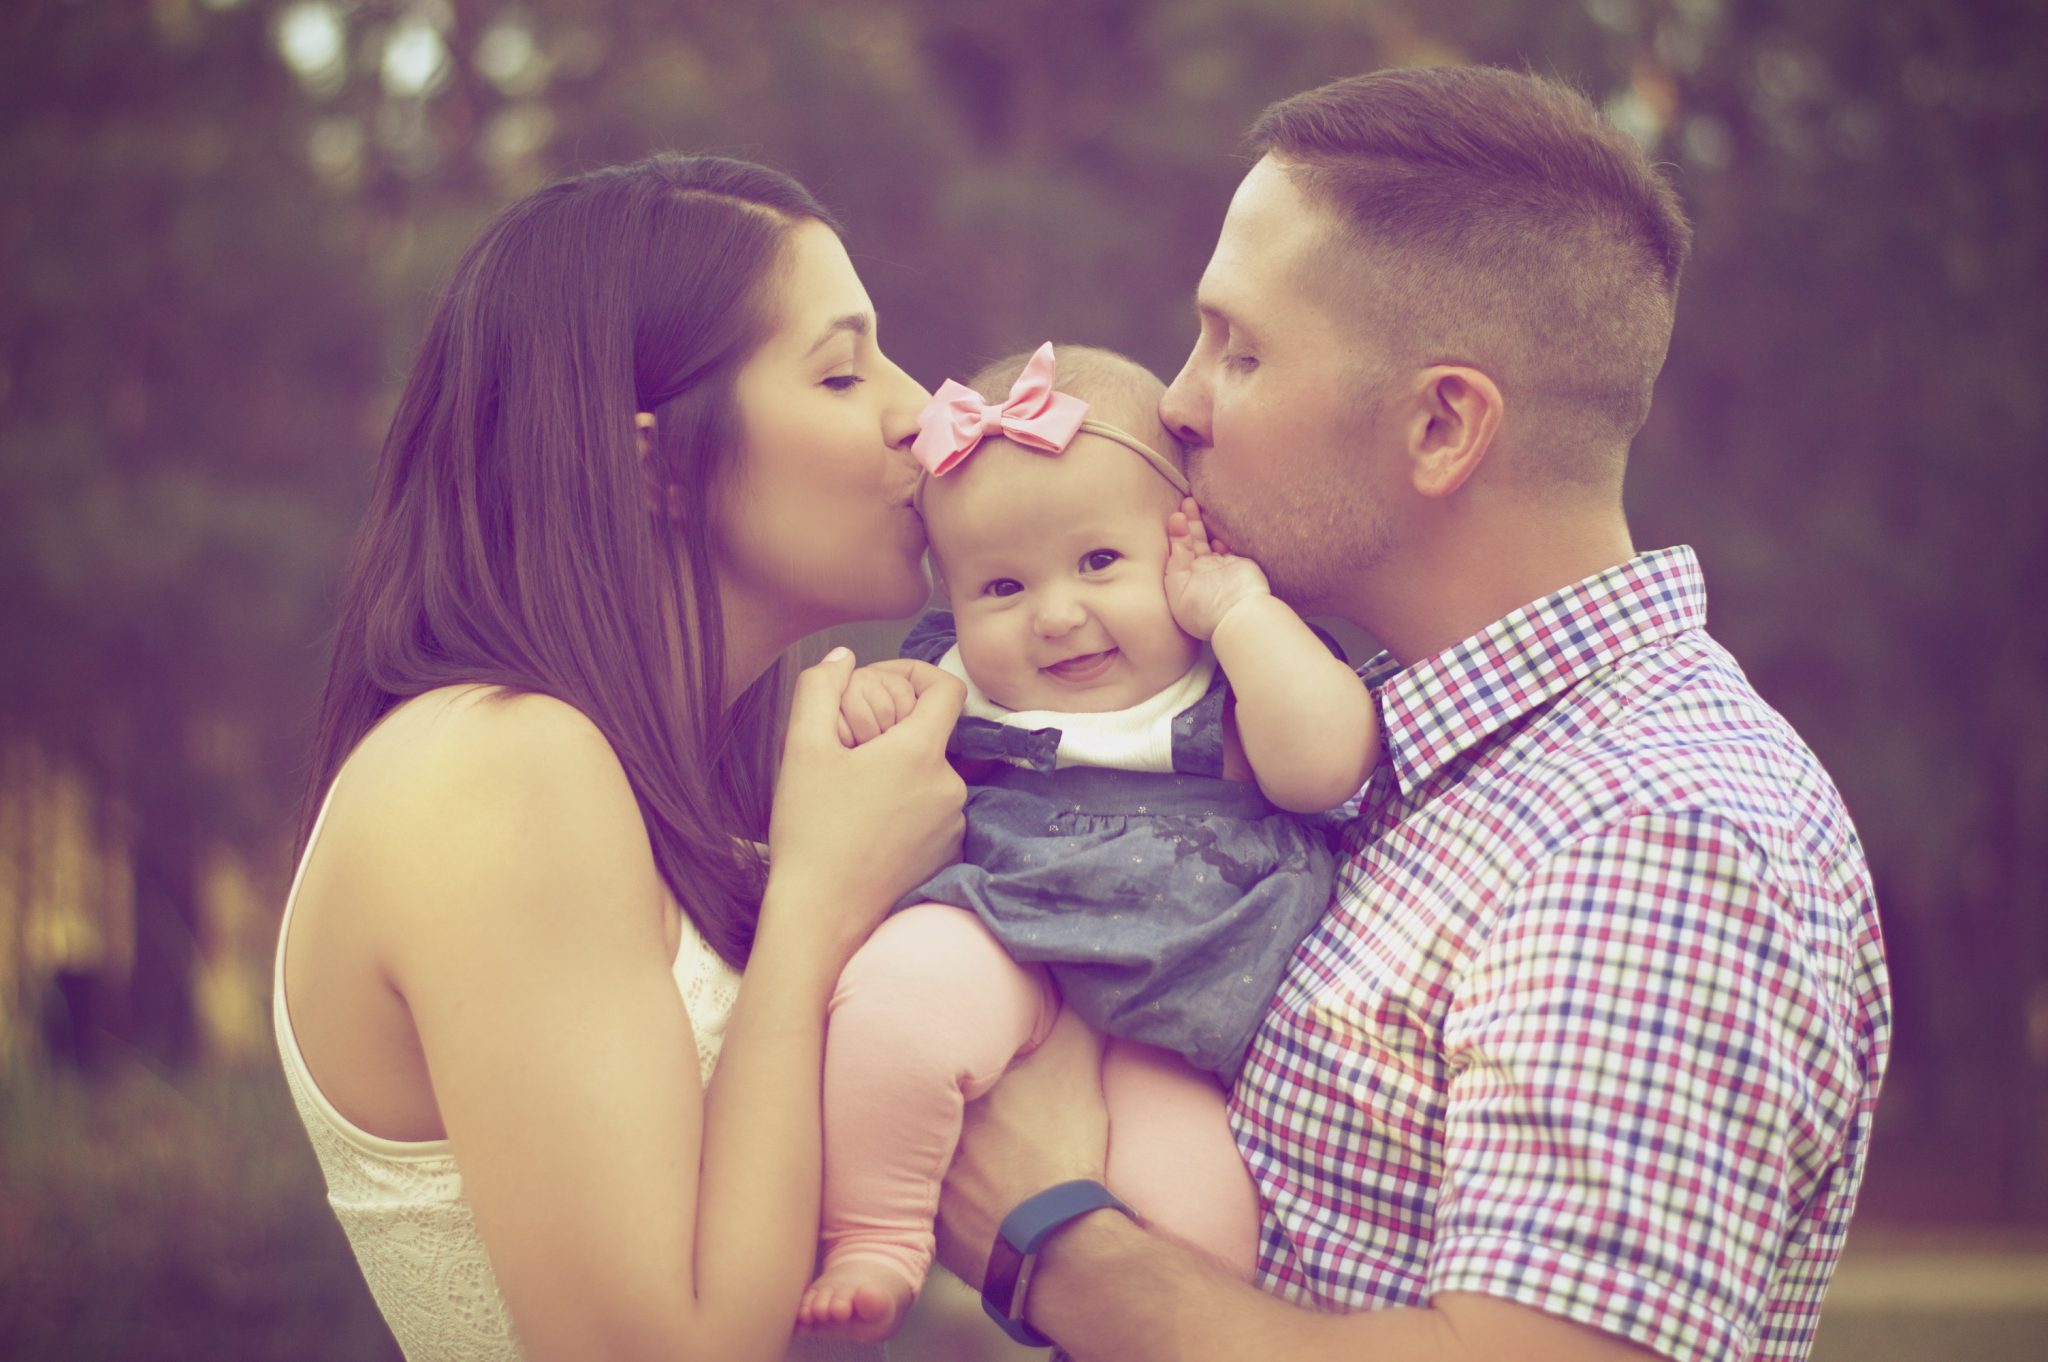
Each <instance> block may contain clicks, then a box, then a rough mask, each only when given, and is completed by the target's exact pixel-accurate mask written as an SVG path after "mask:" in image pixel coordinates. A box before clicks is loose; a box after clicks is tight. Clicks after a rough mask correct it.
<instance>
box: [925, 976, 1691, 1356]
mask: <svg viewBox="0 0 2048 1362" xmlns="http://www.w3.org/2000/svg"><path fill="white" fill-rule="evenodd" d="M1100 1079H1101V1050H1100V1043H1099V1041H1096V1040H1095V1039H1093V1038H1092V1037H1091V1035H1090V1033H1089V1032H1088V1030H1087V1028H1086V1027H1085V1026H1082V1025H1080V1024H1078V1023H1072V1022H1071V1021H1070V1019H1069V1018H1066V1017H1063V1018H1062V1020H1061V1023H1060V1024H1059V1025H1058V1026H1056V1027H1055V1028H1054V1030H1053V1034H1052V1035H1051V1036H1050V1037H1049V1038H1048V1039H1047V1040H1046V1043H1045V1044H1044V1045H1043V1046H1041V1047H1040V1048H1039V1049H1038V1051H1037V1052H1036V1053H1034V1054H1033V1055H1032V1056H1031V1057H1030V1058H1028V1059H1026V1060H1024V1061H1022V1062H1021V1063H1019V1064H1018V1065H1016V1066H1015V1067H1013V1068H1012V1069H1011V1070H1010V1072H1009V1074H1008V1075H1007V1076H1006V1077H1005V1078H1004V1079H1003V1081H1002V1082H1001V1083H1000V1084H998V1085H997V1086H996V1089H995V1091H994V1092H993V1093H991V1094H990V1095H989V1096H988V1097H986V1098H984V1099H982V1100H981V1101H980V1102H977V1103H974V1104H973V1105H972V1106H970V1107H969V1108H968V1111H967V1126H966V1131H965V1134H964V1136H963V1138H962V1140H961V1145H960V1154H959V1157H958V1158H957V1159H956V1160H955V1162H954V1164H953V1169H952V1171H951V1172H950V1173H949V1174H947V1177H946V1187H945V1197H944V1200H943V1201H942V1203H941V1215H942V1219H941V1223H940V1231H941V1233H940V1252H941V1256H942V1258H943V1259H944V1260H945V1262H946V1264H947V1266H949V1267H950V1268H952V1269H953V1270H954V1271H955V1272H957V1273H958V1274H959V1275H960V1276H961V1277H963V1278H965V1279H966V1280H967V1281H968V1282H970V1283H975V1282H979V1281H980V1280H981V1276H982V1268H983V1265H984V1264H985V1263H986V1262H987V1260H988V1250H989V1245H990V1244H991V1243H993V1242H994V1239H995V1227H996V1226H997V1225H998V1224H999V1223H1000V1222H1001V1220H1002V1217H1003V1216H1004V1215H1006V1214H1007V1213H1008V1212H1009V1210H1010V1208H1011V1207H1012V1206H1014V1205H1016V1204H1017V1203H1018V1202H1020V1201H1022V1200H1024V1198H1026V1197H1028V1196H1030V1195H1032V1194H1033V1193H1036V1192H1039V1191H1042V1190H1043V1189H1044V1188H1046V1187H1050V1186H1052V1185H1053V1184H1055V1183H1059V1182H1064V1181H1067V1180H1068V1179H1071V1178H1095V1179H1098V1180H1099V1179H1100V1178H1101V1177H1102V1169H1103V1150H1104V1147H1105V1136H1106V1132H1107V1129H1108V1121H1107V1117H1106V1116H1105V1115H1104V1113H1103V1108H1102V1091H1101V1081H1100ZM1025 1317H1026V1319H1028V1320H1029V1321H1030V1323H1031V1324H1032V1325H1033V1327H1035V1328H1037V1329H1038V1330H1039V1331H1041V1332H1042V1333H1045V1334H1047V1335H1048V1336H1050V1337H1051V1338H1053V1339H1055V1340H1057V1341H1058V1342H1059V1343H1060V1344H1061V1345H1062V1346H1063V1347H1065V1348H1066V1349H1067V1350H1068V1351H1069V1352H1071V1353H1072V1354H1074V1356H1075V1357H1076V1358H1078V1359H1081V1362H1089V1359H1102V1360H1103V1362H1109V1360H1111V1359H1114V1360H1115V1362H1153V1360H1154V1359H1156V1360H1157V1362H1234V1360H1236V1359H1246V1360H1247V1362H1249V1360H1251V1359H1256V1360H1257V1362H1266V1360H1267V1359H1270V1358H1273V1357H1284V1358H1289V1359H1295V1358H1299V1359H1302V1362H1318V1360H1319V1359H1325V1358H1327V1359H1332V1360H1333V1362H1334V1360H1335V1359H1345V1362H1351V1360H1352V1359H1358V1358H1368V1357H1369V1358H1372V1359H1375V1362H1380V1360H1381V1359H1384V1362H1478V1360H1479V1359H1489V1360H1491V1359H1517V1360H1518V1362H1608V1360H1609V1359H1614V1360H1615V1362H1621V1360H1622V1359H1636V1360H1638V1362H1639V1359H1641V1358H1643V1357H1646V1356H1649V1355H1650V1354H1647V1353H1644V1352H1643V1351H1642V1350H1640V1349H1638V1348H1635V1347H1633V1346H1631V1345H1630V1344H1627V1343H1625V1342H1623V1341H1622V1340H1620V1339H1617V1338H1614V1337H1612V1336H1611V1335H1607V1334H1603V1333H1600V1332H1599V1331H1597V1330H1594V1329H1589V1328H1586V1327H1584V1326H1583V1325H1578V1324H1573V1323H1571V1322H1569V1321H1566V1320H1563V1319H1559V1318H1557V1317H1555V1316H1552V1315H1546V1314H1544V1313H1542V1312H1541V1311H1537V1310H1532V1309H1529V1308H1528V1307H1526V1306H1519V1305H1513V1304H1510V1303H1508V1302H1505V1301H1499V1300H1495V1299H1492V1298H1490V1297H1487V1296H1482V1295H1474V1294H1469V1293H1459V1294H1450V1293H1447V1294H1445V1295H1443V1296H1440V1297H1439V1298H1438V1299H1437V1300H1436V1301H1435V1302H1434V1303H1433V1304H1432V1306H1431V1307H1430V1308H1428V1309H1389V1310H1378V1311H1372V1312H1368V1313H1362V1314H1353V1315H1334V1314H1321V1313H1317V1312H1314V1311H1310V1310H1306V1309H1302V1308H1300V1307H1298V1306H1294V1305H1289V1304H1287V1303H1286V1302H1285V1301H1281V1300H1279V1299H1277V1298H1275V1297H1272V1296H1268V1295H1265V1294H1264V1293H1262V1292H1260V1291H1259V1290H1257V1289H1256V1288H1254V1287H1252V1286H1249V1285H1247V1284H1246V1283H1244V1282H1241V1281H1239V1280H1237V1279H1236V1278H1235V1277H1232V1276H1230V1275H1229V1274H1227V1273H1225V1272H1224V1271H1222V1270H1221V1269H1220V1268H1218V1267H1217V1266H1216V1265H1215V1263H1214V1261H1213V1260H1212V1259H1210V1258H1208V1257H1207V1256H1205V1255H1204V1254H1202V1253H1200V1252H1199V1251H1197V1250H1195V1249H1192V1248H1189V1247H1188V1246H1186V1245H1184V1244H1180V1243H1178V1242H1175V1241H1173V1240H1171V1239H1168V1238H1166V1237H1164V1236H1163V1235H1160V1234H1157V1233H1154V1232H1152V1231H1150V1230H1147V1229H1145V1228H1143V1227H1141V1226H1138V1225H1136V1224H1134V1223H1132V1222H1131V1221H1129V1220H1127V1219H1125V1218H1124V1217H1123V1216H1122V1215H1119V1214H1117V1213H1116V1212H1114V1211H1109V1212H1104V1211H1096V1212H1094V1213H1093V1214H1091V1215H1086V1216H1083V1217H1082V1218H1080V1219H1079V1220H1076V1221H1074V1222H1073V1223H1072V1224H1070V1225H1068V1226H1067V1227H1066V1228H1064V1229H1062V1230H1060V1231H1058V1232H1057V1233H1056V1234H1055V1235H1054V1236H1053V1238H1052V1239H1051V1240H1050V1241H1049V1242H1048V1243H1047V1244H1046V1245H1045V1247H1044V1248H1043V1249H1042V1250H1041V1251H1040V1253H1039V1256H1038V1266H1037V1270H1036V1272H1035V1273H1034V1275H1033V1277H1032V1280H1031V1284H1030V1288H1029V1294H1028V1296H1027V1298H1026V1301H1025Z"/></svg>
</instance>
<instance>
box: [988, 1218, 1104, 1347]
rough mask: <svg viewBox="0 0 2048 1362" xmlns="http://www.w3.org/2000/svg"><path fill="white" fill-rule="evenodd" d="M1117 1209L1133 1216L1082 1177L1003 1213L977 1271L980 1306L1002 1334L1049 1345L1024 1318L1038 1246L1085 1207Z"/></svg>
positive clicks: (1032, 1344)
mask: <svg viewBox="0 0 2048 1362" xmlns="http://www.w3.org/2000/svg"><path fill="white" fill-rule="evenodd" d="M1101 1210H1115V1211H1121V1212H1123V1213H1124V1214H1125V1215H1128V1216H1130V1217H1131V1218H1132V1219H1133V1220H1135V1219H1137V1216H1136V1215H1133V1214H1132V1212H1131V1208H1130V1207H1128V1206H1126V1205H1124V1203H1123V1202H1121V1201H1118V1200H1117V1199H1116V1197H1114V1196H1113V1195H1111V1194H1110V1190H1109V1189H1108V1188H1107V1187H1104V1186H1103V1185H1102V1184H1101V1183H1099V1182H1091V1181H1089V1180H1087V1179H1085V1178H1083V1179H1081V1180H1080V1181H1078V1182H1062V1183H1060V1184H1059V1185H1058V1186H1056V1187H1048V1188H1046V1189H1045V1190H1044V1191H1042V1192H1040V1193H1038V1194H1037V1195H1036V1196H1029V1197H1026V1198H1024V1200H1022V1201H1020V1202H1018V1203H1017V1208H1016V1209H1015V1210H1013V1211H1011V1212H1010V1213H1009V1214H1008V1215H1006V1216H1004V1217H1003V1223H1002V1225H1001V1226H1000V1227H999V1228H998V1229H997V1230H996V1241H995V1243H993V1244H991V1245H990V1246H989V1253H988V1268H987V1270H986V1271H984V1272H983V1273H982V1279H981V1308H982V1309H984V1310H986V1311H988V1317H989V1318H990V1319H992V1320H994V1321H995V1322H996V1323H997V1324H999V1325H1001V1326H1002V1330H1003V1332H1004V1333H1006V1334H1008V1335H1009V1336H1010V1337H1011V1338H1014V1339H1016V1340H1017V1341H1018V1342H1019V1343H1022V1344H1025V1345H1027V1346H1029V1347H1033V1348H1049V1347H1051V1346H1052V1340H1051V1339H1049V1338H1047V1337H1046V1336H1045V1335H1044V1334H1041V1333H1039V1332H1038V1330H1036V1329H1034V1328H1032V1327H1031V1326H1030V1325H1029V1324H1026V1323H1025V1322H1024V1297H1025V1295H1026V1294H1027V1293H1028V1292H1029V1291H1030V1290H1031V1271H1032V1269H1033V1268H1034V1267H1035V1266H1037V1261H1038V1250H1039V1249H1040V1248H1041V1247H1042V1246H1043V1245H1044V1243H1045V1241H1046V1240H1048V1239H1050V1238H1051V1237H1052V1235H1053V1231H1055V1230H1057V1229H1059V1228H1060V1227H1062V1226H1063V1225H1066V1224H1067V1223H1068V1222H1069V1221H1072V1220H1076V1219H1078V1218H1080V1217H1081V1216H1084V1215H1086V1214H1088V1213H1089V1212H1090V1211H1101Z"/></svg>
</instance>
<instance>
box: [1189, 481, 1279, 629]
mask: <svg viewBox="0 0 2048 1362" xmlns="http://www.w3.org/2000/svg"><path fill="white" fill-rule="evenodd" d="M1166 538H1167V548H1166V603H1167V605H1168V606H1169V607H1170V608H1171V609H1172V610H1173V618H1174V622H1175V623H1177V624H1179V625H1180V627H1181V628H1182V629H1183V630H1184V631H1186V632H1187V633H1189V634H1192V635H1193V636H1194V637H1196V638H1199V639H1206V638H1208V637H1209V636H1210V635H1212V634H1214V633H1215V632H1216V626H1217V625H1218V624H1220V623H1222V621H1223V616H1224V614H1225V613H1226V612H1227V611H1228V610H1229V609H1230V607H1232V606H1233V605H1236V604H1237V603H1238V602H1239V601H1243V600H1249V599H1251V598H1253V597H1257V596H1270V595H1272V594H1273V588H1272V587H1271V586H1270V585H1268V584H1267V582H1266V574H1265V571H1264V570H1263V569H1262V568H1260V567H1259V565H1258V564H1257V563H1254V562H1253V561H1252V560H1251V559H1249V558H1240V557H1238V556H1237V555H1236V554H1234V553H1232V552H1231V551H1230V548H1229V546H1228V545H1226V544H1225V543H1224V542H1223V541H1222V540H1221V539H1212V538H1210V537H1209V532H1208V528H1207V527H1206V526H1204V525H1203V524H1202V508H1201V507H1200V506H1198V505H1197V504H1196V503H1195V499H1194V498H1193V497H1189V498H1187V499H1186V500H1185V501H1183V502H1181V504H1180V509H1179V510H1178V511H1175V512H1174V513H1173V514H1172V515H1170V516H1168V517H1167V519H1166Z"/></svg>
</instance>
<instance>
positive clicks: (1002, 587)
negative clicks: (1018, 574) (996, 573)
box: [981, 577, 1024, 596]
mask: <svg viewBox="0 0 2048 1362" xmlns="http://www.w3.org/2000/svg"><path fill="white" fill-rule="evenodd" d="M1023 589H1024V584H1023V583H1022V582H1020V581H1018V580H1017V579H1016V578H1014V577H998V578H996V579H995V580H994V581H993V582H990V583H989V584H988V585H987V586H985V587H983V588H982V589H981V594H982V595H984V596H1014V595H1016V594H1017V593H1018V592H1020V591H1022V590H1023Z"/></svg>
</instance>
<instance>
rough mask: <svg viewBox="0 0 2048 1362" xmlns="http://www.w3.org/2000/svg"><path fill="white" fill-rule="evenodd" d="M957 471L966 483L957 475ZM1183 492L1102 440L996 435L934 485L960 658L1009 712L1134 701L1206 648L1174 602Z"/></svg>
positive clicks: (940, 554)
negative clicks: (1172, 567) (1062, 448)
mask: <svg viewBox="0 0 2048 1362" xmlns="http://www.w3.org/2000/svg"><path fill="white" fill-rule="evenodd" d="M956 478H957V479H958V481H957V482H956V481H955V479H956ZM1179 503H1180V497H1179V493H1177V492H1175V491H1174V490H1173V488H1172V487H1171V486H1169V485H1168V484H1167V482H1166V480H1165V479H1164V478H1162V477H1160V476H1159V475H1158V474H1157V473H1155V472H1153V471H1152V469H1151V468H1150V466H1148V465H1147V464H1146V463H1145V461H1144V460H1143V459H1142V458H1140V457H1139V456H1138V455H1136V454H1133V453H1132V452H1131V451H1130V450H1128V449H1125V448H1124V447H1123V446H1122V445H1119V444H1117V443H1115V442H1114V441H1112V440H1105V439H1103V438H1102V437H1101V436H1099V435H1085V434H1084V435H1077V436H1075V437H1074V441H1073V443H1072V444H1070V445H1069V446H1068V447H1067V449H1066V452H1064V453H1061V454H1038V453H1034V452H1032V451H1029V450H1024V449H1019V448H1018V447H1017V446H1015V445H1012V444H1010V443H1009V442H1008V441H1004V440H989V441H987V442H985V443H984V445H983V446H982V448H980V449H978V450H977V451H975V453H974V454H973V455H972V456H971V457H970V458H969V459H968V461H967V463H966V464H965V465H963V466H962V467H961V469H960V470H959V472H958V473H949V474H948V475H947V476H946V477H944V478H936V479H933V481H932V482H931V484H930V485H929V486H927V487H926V489H925V520H926V524H927V527H928V529H929V530H930V533H931V546H932V554H933V557H934V559H935V560H936V561H937V563H938V566H939V571H940V573H941V574H942V575H943V576H944V578H945V581H946V590H947V594H948V595H949V596H950V597H951V598H952V604H953V618H954V622H955V624H956V626H957V627H958V630H959V641H960V662H961V665H962V666H963V667H965V668H966V670H967V674H968V675H969V676H971V677H973V678H974V683H975V684H976V685H977V686H979V687H981V689H982V692H983V693H984V694H986V695H987V696H988V697H989V698H990V699H992V700H994V701H995V702H996V703H997V704H1000V705H1003V706H1005V707H1007V708H1009V709H1046V710H1057V711H1063V712H1066V713H1100V712H1103V711H1107V710H1116V709H1127V708H1129V707H1130V706H1132V705H1135V704H1137V703H1138V702H1139V701H1141V700H1146V699H1149V698H1151V697H1152V696H1154V695H1156V694H1158V693H1159V692H1160V691H1162V690H1164V689H1166V688H1167V687H1168V686H1170V685H1172V684H1173V683H1174V682H1175V681H1177V680H1179V679H1180V677H1181V675H1182V674H1183V673H1184V672H1186V671H1187V669H1188V668H1189V667H1190V666H1192V665H1193V664H1194V660H1195V657H1196V654H1197V653H1198V652H1199V651H1200V647H1201V645H1200V644H1199V643H1197V642H1196V641H1195V640H1194V639H1192V638H1190V637H1189V636H1188V635H1186V634H1184V633H1182V632H1181V630H1180V627H1179V626H1178V625H1176V624H1175V623H1174V622H1173V612H1172V610H1171V609H1169V608H1168V606H1167V604H1166V589H1165V586H1164V585H1163V581H1162V577H1163V574H1164V571H1165V567H1166V517H1167V515H1168V514H1169V513H1170V512H1171V511H1172V510H1173V509H1174V508H1175V507H1176V506H1177V505H1179Z"/></svg>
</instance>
